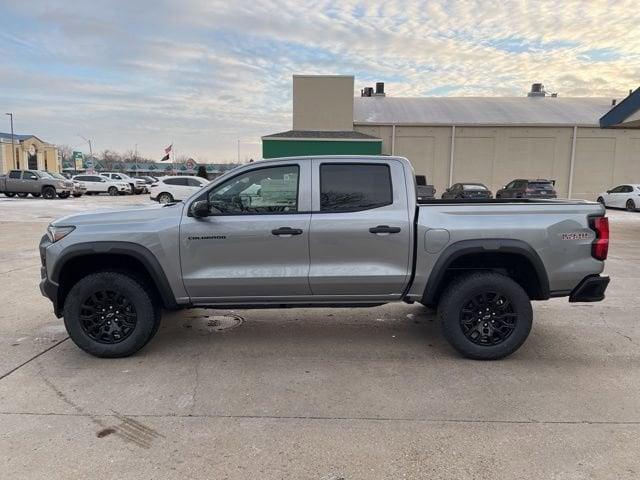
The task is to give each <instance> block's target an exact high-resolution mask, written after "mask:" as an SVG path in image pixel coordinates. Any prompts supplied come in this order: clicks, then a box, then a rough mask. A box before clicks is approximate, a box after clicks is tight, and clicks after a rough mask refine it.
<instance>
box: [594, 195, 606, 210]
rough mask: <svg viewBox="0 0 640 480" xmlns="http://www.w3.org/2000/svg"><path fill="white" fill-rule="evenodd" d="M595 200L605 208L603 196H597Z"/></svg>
mask: <svg viewBox="0 0 640 480" xmlns="http://www.w3.org/2000/svg"><path fill="white" fill-rule="evenodd" d="M596 202H598V203H599V204H600V205H602V206H603V207H605V208H606V206H607V205H606V204H605V203H604V198H602V197H598V198H597V199H596Z"/></svg>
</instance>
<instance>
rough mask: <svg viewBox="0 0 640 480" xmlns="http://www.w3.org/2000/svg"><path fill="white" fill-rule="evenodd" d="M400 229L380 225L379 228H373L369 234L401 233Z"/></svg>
mask: <svg viewBox="0 0 640 480" xmlns="http://www.w3.org/2000/svg"><path fill="white" fill-rule="evenodd" d="M400 230H401V229H400V227H390V226H389V225H378V226H377V227H371V228H370V229H369V232H371V233H400Z"/></svg>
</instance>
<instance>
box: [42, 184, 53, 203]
mask: <svg viewBox="0 0 640 480" xmlns="http://www.w3.org/2000/svg"><path fill="white" fill-rule="evenodd" d="M42 197H43V198H46V199H47V200H52V199H54V198H56V189H55V188H53V187H44V188H43V189H42Z"/></svg>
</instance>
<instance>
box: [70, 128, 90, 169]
mask: <svg viewBox="0 0 640 480" xmlns="http://www.w3.org/2000/svg"><path fill="white" fill-rule="evenodd" d="M78 136H79V137H80V138H81V139H83V140H84V141H85V142H87V143H88V144H89V156H90V157H91V162H92V163H93V147H92V146H91V139H89V138H85V137H83V136H82V135H80V134H78ZM74 163H75V160H74Z"/></svg>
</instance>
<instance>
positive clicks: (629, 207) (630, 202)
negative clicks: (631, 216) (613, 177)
mask: <svg viewBox="0 0 640 480" xmlns="http://www.w3.org/2000/svg"><path fill="white" fill-rule="evenodd" d="M626 207H627V210H628V211H629V212H633V211H635V209H636V202H634V201H633V200H631V199H629V200H627V203H626Z"/></svg>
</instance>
